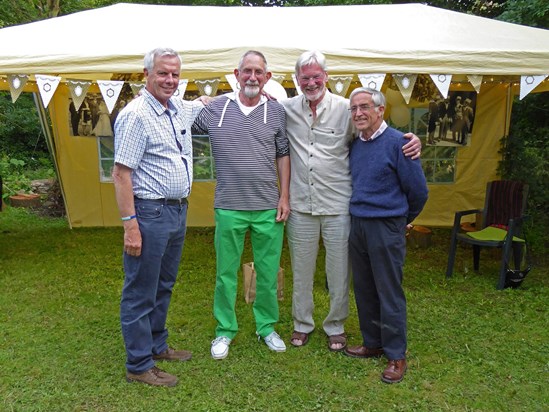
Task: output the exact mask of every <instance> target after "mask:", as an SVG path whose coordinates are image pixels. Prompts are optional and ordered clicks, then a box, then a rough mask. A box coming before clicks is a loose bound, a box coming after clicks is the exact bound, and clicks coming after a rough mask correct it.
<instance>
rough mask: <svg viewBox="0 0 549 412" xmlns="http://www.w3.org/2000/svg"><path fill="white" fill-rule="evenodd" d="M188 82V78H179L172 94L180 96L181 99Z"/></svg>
mask: <svg viewBox="0 0 549 412" xmlns="http://www.w3.org/2000/svg"><path fill="white" fill-rule="evenodd" d="M188 84H189V80H188V79H181V80H179V86H177V90H176V91H175V93H174V94H173V95H174V96H175V97H180V98H181V99H182V98H183V96H185V90H187V85H188Z"/></svg>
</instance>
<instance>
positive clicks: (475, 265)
mask: <svg viewBox="0 0 549 412" xmlns="http://www.w3.org/2000/svg"><path fill="white" fill-rule="evenodd" d="M479 262H480V246H477V245H473V269H475V271H476V272H478V268H479V267H480V264H479Z"/></svg>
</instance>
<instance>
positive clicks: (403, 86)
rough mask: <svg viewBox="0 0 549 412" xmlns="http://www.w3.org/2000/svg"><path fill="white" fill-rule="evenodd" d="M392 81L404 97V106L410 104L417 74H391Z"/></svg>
mask: <svg viewBox="0 0 549 412" xmlns="http://www.w3.org/2000/svg"><path fill="white" fill-rule="evenodd" d="M393 79H395V83H396V85H397V86H398V89H399V90H400V93H401V94H402V97H404V101H405V102H406V104H408V103H410V97H412V92H413V91H414V86H415V84H416V80H417V74H409V73H408V74H393Z"/></svg>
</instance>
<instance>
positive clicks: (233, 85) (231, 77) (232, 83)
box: [225, 73, 238, 92]
mask: <svg viewBox="0 0 549 412" xmlns="http://www.w3.org/2000/svg"><path fill="white" fill-rule="evenodd" d="M225 79H227V83H229V86H231V89H233V92H236V91H237V90H238V88H237V87H236V84H237V83H238V82H237V81H236V76H235V75H234V74H232V73H231V74H226V75H225Z"/></svg>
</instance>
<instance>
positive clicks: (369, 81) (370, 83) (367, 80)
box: [358, 73, 386, 92]
mask: <svg viewBox="0 0 549 412" xmlns="http://www.w3.org/2000/svg"><path fill="white" fill-rule="evenodd" d="M385 76H386V74H385V73H369V74H359V75H358V79H359V80H360V84H362V87H367V88H368V89H374V90H377V91H379V92H380V91H381V86H383V82H384V81H385Z"/></svg>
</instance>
